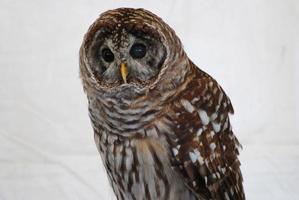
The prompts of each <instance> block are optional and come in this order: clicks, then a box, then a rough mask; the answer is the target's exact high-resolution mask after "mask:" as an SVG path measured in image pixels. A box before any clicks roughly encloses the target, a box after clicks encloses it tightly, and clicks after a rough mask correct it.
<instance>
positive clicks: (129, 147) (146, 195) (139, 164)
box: [95, 130, 196, 200]
mask: <svg viewBox="0 0 299 200" xmlns="http://www.w3.org/2000/svg"><path fill="white" fill-rule="evenodd" d="M148 131H149V132H155V131H154V130H148ZM95 141H96V144H97V146H98V149H99V151H100V154H101V157H102V159H103V162H104V165H105V167H106V170H107V172H108V177H109V180H110V183H111V185H112V187H113V190H114V192H115V194H116V196H117V199H149V200H150V199H171V200H179V199H188V200H193V199H194V200H195V199H196V197H195V196H194V195H193V194H192V193H191V191H190V190H189V189H188V188H187V187H186V185H185V184H184V183H183V181H182V180H181V179H180V177H179V176H178V175H177V174H176V173H175V172H174V171H173V170H172V169H171V167H170V158H169V156H168V155H169V152H168V151H167V149H166V148H165V145H166V144H165V141H164V138H154V137H152V138H140V139H126V140H120V139H119V138H117V137H115V136H112V135H110V134H109V133H108V132H105V131H103V132H102V134H97V133H96V134H95Z"/></svg>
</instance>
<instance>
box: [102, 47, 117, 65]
mask: <svg viewBox="0 0 299 200" xmlns="http://www.w3.org/2000/svg"><path fill="white" fill-rule="evenodd" d="M102 57H103V59H104V60H105V61H106V62H112V61H113V60H114V54H113V53H112V51H111V50H110V49H108V48H104V49H103V50H102Z"/></svg>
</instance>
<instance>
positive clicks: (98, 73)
mask: <svg viewBox="0 0 299 200" xmlns="http://www.w3.org/2000/svg"><path fill="white" fill-rule="evenodd" d="M80 77H81V79H82V83H83V88H84V91H85V93H86V94H87V98H88V105H89V116H90V119H91V123H92V126H93V130H94V138H95V142H96V145H97V148H98V151H99V153H100V155H101V158H102V160H103V163H104V165H105V168H106V171H107V173H108V177H109V181H110V183H111V185H112V187H113V191H114V193H115V195H116V197H117V199H132V200H133V199H136V200H140V199H147V200H148V199H171V200H178V199H184V200H195V199H245V196H244V192H243V186H242V175H241V171H240V162H239V160H238V154H239V151H238V150H239V147H240V144H239V142H238V140H237V138H236V137H235V136H234V134H233V132H232V128H231V125H230V120H229V114H230V113H233V112H234V111H233V107H232V105H231V102H230V100H229V98H228V97H227V95H226V94H225V93H224V91H223V89H222V88H221V87H220V85H219V84H218V83H217V82H216V81H215V80H214V79H213V78H212V77H211V76H209V75H208V74H207V73H205V72H204V71H202V70H200V69H199V68H198V67H196V65H195V64H194V63H193V62H192V61H191V60H190V59H189V58H188V57H187V55H186V53H185V52H184V50H183V47H182V45H181V42H180V40H179V38H178V37H177V36H176V34H175V32H174V31H173V30H172V29H171V28H170V27H169V26H168V25H167V24H166V23H165V22H164V21H163V20H162V19H161V18H159V17H158V16H156V15H154V14H153V13H151V12H149V11H147V10H144V9H131V8H119V9H115V10H109V11H107V12H105V13H103V14H101V15H100V17H99V18H98V19H97V20H96V21H95V22H94V23H93V24H92V25H91V26H90V28H89V30H88V32H87V33H86V34H85V37H84V40H83V43H82V46H81V48H80Z"/></svg>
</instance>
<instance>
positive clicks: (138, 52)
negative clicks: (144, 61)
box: [130, 43, 146, 58]
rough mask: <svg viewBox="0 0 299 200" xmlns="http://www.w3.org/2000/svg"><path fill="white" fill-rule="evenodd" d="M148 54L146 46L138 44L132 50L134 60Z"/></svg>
mask: <svg viewBox="0 0 299 200" xmlns="http://www.w3.org/2000/svg"><path fill="white" fill-rule="evenodd" d="M145 54H146V47H145V45H144V44H141V43H136V44H133V46H132V47H131V50H130V55H131V56H132V57H133V58H143V57H144V56H145Z"/></svg>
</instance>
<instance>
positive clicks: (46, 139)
mask: <svg viewBox="0 0 299 200" xmlns="http://www.w3.org/2000/svg"><path fill="white" fill-rule="evenodd" d="M117 7H143V8H146V9H148V10H151V11H152V12H154V13H156V14H157V15H159V16H160V17H162V18H163V19H164V20H165V21H166V22H167V23H168V24H169V25H170V26H171V27H173V29H174V30H175V31H176V33H177V34H178V35H179V37H180V38H181V40H182V42H183V44H184V48H185V50H186V52H187V54H188V55H189V57H190V58H191V59H192V60H193V61H194V62H195V63H196V64H197V65H198V66H199V67H200V68H201V69H203V70H204V71H206V72H208V73H209V74H210V75H212V76H213V77H214V78H215V79H216V80H217V81H218V82H219V83H220V84H221V85H222V87H223V88H224V89H225V91H226V92H227V94H228V95H229V97H230V98H231V101H232V103H233V105H234V109H235V115H234V116H233V118H232V124H233V128H234V131H235V134H236V135H237V137H238V138H239V140H240V141H241V143H242V144H243V150H242V151H241V156H240V159H241V162H242V171H243V176H244V187H245V191H246V196H247V199H272V200H275V199H284V200H285V199H297V198H298V194H299V191H298V184H299V170H298V166H299V37H298V35H299V23H298V20H299V1H297V0H251V1H240V0H228V1H222V0H188V1H183V0H177V1H170V0H164V1H158V0H156V1H149V0H144V1H142V0H139V1H134V0H126V1H116V0H115V1H108V0H106V1H102V0H85V1H83V0H64V1H39V0H26V1H15V0H0V19H1V20H0V200H24V199H25V200H27V199H30V200H38V199H44V200H48V199H49V200H50V199H56V200H60V199H61V200H68V199H72V200H76V199H78V200H79V199H80V200H81V199H88V200H95V199H114V195H113V192H112V190H111V189H110V186H109V183H108V180H107V177H106V173H105V171H104V168H103V166H102V163H101V160H100V157H99V155H98V153H97V150H96V147H95V145H94V141H93V132H92V129H91V126H90V122H89V117H88V113H87V101H86V96H85V94H84V93H83V90H82V86H81V82H80V80H79V75H78V50H79V47H80V45H81V42H82V38H83V35H84V33H85V32H86V31H87V28H88V27H89V25H90V24H91V23H92V22H93V21H94V20H95V19H96V18H97V17H98V16H99V14H100V13H102V12H103V11H106V10H108V9H113V8H117Z"/></svg>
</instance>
